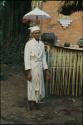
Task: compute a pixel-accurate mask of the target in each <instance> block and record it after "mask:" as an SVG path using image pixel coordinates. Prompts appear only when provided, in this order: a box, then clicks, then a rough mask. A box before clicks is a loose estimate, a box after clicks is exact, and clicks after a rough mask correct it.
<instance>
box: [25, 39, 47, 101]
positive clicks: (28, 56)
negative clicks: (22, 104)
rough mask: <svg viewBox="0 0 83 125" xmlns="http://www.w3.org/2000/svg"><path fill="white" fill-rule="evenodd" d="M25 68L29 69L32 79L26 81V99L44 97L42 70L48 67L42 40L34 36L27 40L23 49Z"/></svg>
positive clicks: (34, 99) (35, 99)
mask: <svg viewBox="0 0 83 125" xmlns="http://www.w3.org/2000/svg"><path fill="white" fill-rule="evenodd" d="M24 65H25V70H28V69H31V73H32V81H31V82H30V81H27V96H28V100H29V101H30V100H33V101H36V102H38V101H40V100H41V99H42V98H44V97H45V87H44V77H43V70H45V69H48V66H47V63H46V54H45V49H44V44H43V42H42V41H39V42H38V41H36V40H35V39H34V38H33V39H31V40H30V41H28V42H27V43H26V45H25V49H24Z"/></svg>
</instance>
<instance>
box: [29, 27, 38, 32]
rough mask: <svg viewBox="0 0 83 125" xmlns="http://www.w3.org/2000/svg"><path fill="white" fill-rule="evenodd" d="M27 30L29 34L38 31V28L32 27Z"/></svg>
mask: <svg viewBox="0 0 83 125" xmlns="http://www.w3.org/2000/svg"><path fill="white" fill-rule="evenodd" d="M29 29H30V31H31V33H32V32H34V31H37V30H40V28H39V26H32V27H30V28H29Z"/></svg>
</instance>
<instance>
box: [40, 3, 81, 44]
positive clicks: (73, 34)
mask: <svg viewBox="0 0 83 125" xmlns="http://www.w3.org/2000/svg"><path fill="white" fill-rule="evenodd" d="M60 5H61V1H46V2H43V5H42V10H44V11H45V12H47V13H48V14H49V15H50V16H51V17H52V18H51V20H45V21H41V30H42V32H54V33H55V35H57V37H58V39H59V40H60V45H63V44H64V43H65V42H69V43H70V45H76V44H77V42H78V40H79V39H80V38H81V37H83V31H82V30H83V28H82V21H83V20H82V14H83V12H82V11H79V12H75V13H73V14H72V15H70V16H67V17H66V18H68V19H71V20H72V23H71V24H70V25H69V26H68V27H67V28H65V29H64V28H63V26H62V25H61V24H60V23H59V22H58V20H59V19H60V18H61V17H63V16H64V15H61V14H59V13H58V8H59V6H60Z"/></svg>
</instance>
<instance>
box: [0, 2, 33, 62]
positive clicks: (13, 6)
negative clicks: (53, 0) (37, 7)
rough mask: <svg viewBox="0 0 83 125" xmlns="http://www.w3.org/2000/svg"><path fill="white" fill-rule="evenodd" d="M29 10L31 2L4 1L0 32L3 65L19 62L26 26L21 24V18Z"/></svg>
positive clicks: (24, 40) (25, 35)
mask: <svg viewBox="0 0 83 125" xmlns="http://www.w3.org/2000/svg"><path fill="white" fill-rule="evenodd" d="M30 9H31V1H27V0H18V1H15V0H11V1H7V0H5V4H4V6H3V9H2V19H1V27H2V28H1V31H2V33H3V44H1V52H0V53H1V61H2V62H3V63H13V62H14V63H15V62H18V61H20V60H21V56H22V55H21V54H22V52H23V49H24V45H25V42H26V37H27V35H28V33H27V29H28V25H26V24H23V23H22V17H23V15H24V14H25V13H27V12H29V11H30Z"/></svg>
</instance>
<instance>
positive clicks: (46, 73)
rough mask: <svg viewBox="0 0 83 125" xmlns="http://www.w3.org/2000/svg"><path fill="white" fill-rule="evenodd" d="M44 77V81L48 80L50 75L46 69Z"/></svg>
mask: <svg viewBox="0 0 83 125" xmlns="http://www.w3.org/2000/svg"><path fill="white" fill-rule="evenodd" d="M45 75H46V76H45V77H46V80H50V73H49V71H48V70H47V69H46V71H45Z"/></svg>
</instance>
